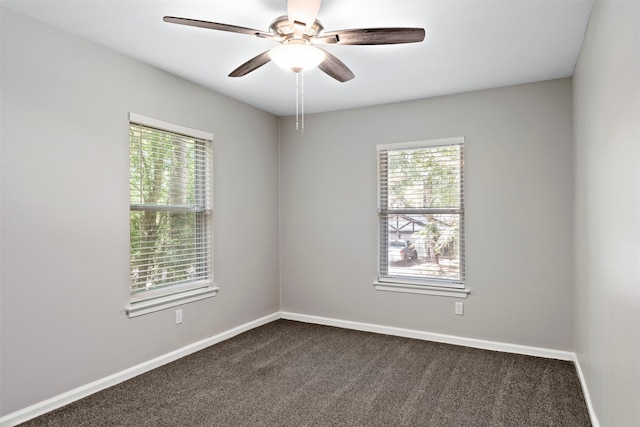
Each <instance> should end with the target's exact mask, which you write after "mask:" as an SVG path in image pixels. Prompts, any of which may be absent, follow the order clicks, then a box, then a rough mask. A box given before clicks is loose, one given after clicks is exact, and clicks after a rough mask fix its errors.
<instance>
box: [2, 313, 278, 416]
mask: <svg viewBox="0 0 640 427" xmlns="http://www.w3.org/2000/svg"><path fill="white" fill-rule="evenodd" d="M280 317H281V316H280V313H279V312H278V313H274V314H271V315H268V316H265V317H262V318H260V319H257V320H254V321H252V322H248V323H245V324H244V325H240V326H238V327H235V328H233V329H230V330H228V331H225V332H222V333H219V334H217V335H214V336H212V337H210V338H206V339H203V340H201V341H197V342H195V343H193V344H189V345H187V346H184V347H182V348H179V349H178V350H175V351H172V352H170V353H167V354H164V355H162V356H159V357H156V358H155V359H152V360H149V361H147V362H144V363H141V364H139V365H136V366H133V367H131V368H129V369H125V370H124V371H120V372H117V373H115V374H113V375H109V376H108V377H105V378H101V379H99V380H97V381H94V382H92V383H89V384H86V385H84V386H81V387H78V388H76V389H73V390H70V391H68V392H66V393H62V394H60V395H58V396H54V397H52V398H50V399H47V400H45V401H43V402H40V403H36V404H35V405H31V406H29V407H27V408H24V409H21V410H19V411H16V412H13V413H11V414H9V415H6V416H4V417H2V418H0V427H10V426H15V425H16V424H20V423H23V422H25V421H28V420H30V419H32V418H35V417H38V416H40V415H43V414H46V413H47V412H50V411H53V410H54V409H58V408H61V407H63V406H65V405H68V404H69V403H72V402H75V401H76V400H80V399H82V398H84V397H87V396H89V395H92V394H93V393H96V392H98V391H100V390H104V389H106V388H109V387H112V386H114V385H116V384H119V383H121V382H123V381H126V380H128V379H131V378H133V377H135V376H138V375H140V374H143V373H145V372H148V371H151V370H152V369H155V368H158V367H160V366H162V365H166V364H167V363H170V362H173V361H174V360H178V359H180V358H182V357H185V356H188V355H189V354H192V353H195V352H196V351H200V350H203V349H205V348H207V347H210V346H212V345H214V344H217V343H219V342H222V341H225V340H228V339H229V338H233V337H234V336H236V335H239V334H241V333H243V332H246V331H249V330H251V329H254V328H257V327H258V326H262V325H265V324H267V323H270V322H273V321H274V320H278V319H280Z"/></svg>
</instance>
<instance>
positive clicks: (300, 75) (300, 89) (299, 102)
mask: <svg viewBox="0 0 640 427" xmlns="http://www.w3.org/2000/svg"><path fill="white" fill-rule="evenodd" d="M295 74H296V130H299V131H301V132H302V134H303V135H304V72H303V71H302V70H300V71H296V72H295Z"/></svg>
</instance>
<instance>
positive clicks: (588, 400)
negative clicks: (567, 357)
mask: <svg viewBox="0 0 640 427" xmlns="http://www.w3.org/2000/svg"><path fill="white" fill-rule="evenodd" d="M573 363H575V365H576V370H577V371H578V379H580V386H582V394H584V400H585V402H586V403H587V410H588V411H589V418H591V425H592V426H593V427H600V422H599V421H598V417H597V416H596V410H595V408H594V407H593V403H591V395H590V394H589V388H588V387H587V381H586V380H585V378H584V373H583V372H582V366H581V365H580V359H579V358H578V355H577V354H574V359H573Z"/></svg>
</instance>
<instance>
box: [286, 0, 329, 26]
mask: <svg viewBox="0 0 640 427" xmlns="http://www.w3.org/2000/svg"><path fill="white" fill-rule="evenodd" d="M321 2H322V1H321V0H288V1H287V16H288V17H289V22H291V24H292V25H293V27H294V32H298V30H296V27H298V28H300V29H302V27H303V26H304V28H306V29H309V28H310V27H311V26H312V25H313V23H314V22H316V19H317V18H318V13H320V3H321ZM303 32H304V30H302V31H301V33H303Z"/></svg>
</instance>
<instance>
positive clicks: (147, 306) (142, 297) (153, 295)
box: [125, 112, 219, 318]
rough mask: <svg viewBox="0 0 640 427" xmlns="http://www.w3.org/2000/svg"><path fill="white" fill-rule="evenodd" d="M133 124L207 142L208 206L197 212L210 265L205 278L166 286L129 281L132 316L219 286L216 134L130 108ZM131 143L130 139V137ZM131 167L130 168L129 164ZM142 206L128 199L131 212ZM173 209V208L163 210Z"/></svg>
mask: <svg viewBox="0 0 640 427" xmlns="http://www.w3.org/2000/svg"><path fill="white" fill-rule="evenodd" d="M132 125H141V126H144V127H147V128H153V129H156V130H158V131H165V132H168V133H173V134H179V135H183V136H186V137H188V138H193V139H196V140H198V141H200V142H202V143H203V144H205V148H204V151H205V154H206V165H205V167H204V170H205V172H204V177H201V179H203V184H202V185H203V186H204V192H205V193H204V194H205V206H204V209H198V212H200V213H203V216H204V219H203V220H204V221H205V225H204V229H205V230H204V233H205V242H206V243H205V245H206V250H207V254H206V255H205V258H207V267H208V268H207V271H206V272H207V278H206V279H204V280H199V281H196V282H189V283H179V284H174V285H171V286H167V287H166V288H159V289H152V290H148V291H142V292H136V293H133V292H131V281H129V283H128V288H129V305H128V306H127V307H126V308H125V312H126V314H127V316H128V317H129V318H132V317H137V316H141V315H144V314H148V313H153V312H155V311H159V310H164V309H166V308H170V307H175V306H178V305H183V304H186V303H189V302H194V301H198V300H202V299H205V298H210V297H213V296H215V295H216V294H217V293H218V290H219V288H218V287H217V286H215V284H214V278H213V134H212V133H210V132H205V131H201V130H197V129H192V128H188V127H185V126H181V125H177V124H173V123H169V122H165V121H162V120H158V119H153V118H150V117H146V116H143V115H141V114H136V113H133V112H130V113H129V128H130V127H131V126H132ZM129 140H130V137H129ZM129 143H131V142H130V141H129ZM129 161H131V155H129ZM128 170H130V168H129V169H128ZM129 173H130V172H129ZM130 179H131V177H129V181H130ZM129 199H130V198H129ZM143 209H144V207H143V206H141V205H139V204H135V203H131V200H130V201H129V211H130V212H132V211H140V210H143ZM170 209H171V208H169V209H162V210H170ZM129 223H131V222H129ZM129 247H131V240H129Z"/></svg>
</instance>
